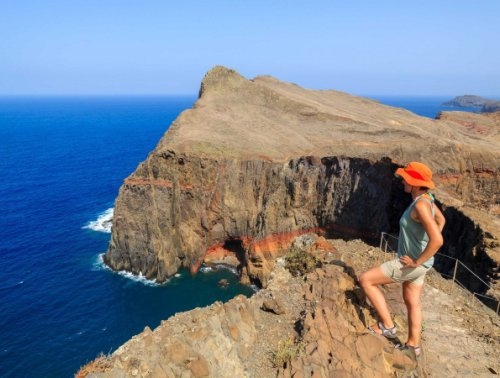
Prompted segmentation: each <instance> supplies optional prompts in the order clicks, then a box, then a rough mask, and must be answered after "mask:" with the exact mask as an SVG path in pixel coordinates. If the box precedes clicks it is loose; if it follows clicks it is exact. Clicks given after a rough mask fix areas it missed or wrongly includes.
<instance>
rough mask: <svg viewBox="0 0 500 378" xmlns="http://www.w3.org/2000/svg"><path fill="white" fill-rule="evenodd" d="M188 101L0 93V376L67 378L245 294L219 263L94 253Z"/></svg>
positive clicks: (418, 106)
mask: <svg viewBox="0 0 500 378" xmlns="http://www.w3.org/2000/svg"><path fill="white" fill-rule="evenodd" d="M372 98H374V97H372ZM374 99H377V100H378V101H380V102H382V103H384V104H387V105H392V106H398V107H403V108H406V109H408V110H411V111H413V112H415V113H417V114H419V115H422V116H426V117H430V118H434V117H435V116H436V115H437V113H438V112H439V111H440V110H453V109H451V108H448V109H446V108H444V107H442V106H441V104H442V103H443V102H444V101H446V100H449V98H427V97H425V98H424V97H422V98H410V97H407V98H404V97H394V98H390V97H378V98H374ZM195 100H196V98H195V96H192V97H179V96H177V97H166V96H165V97H147V96H145V97H0V211H1V217H0V314H1V317H0V376H1V377H71V376H73V375H74V373H75V372H77V371H78V369H79V368H80V367H81V366H83V365H84V364H85V363H87V362H89V361H91V360H93V359H94V358H95V357H97V356H98V355H99V354H100V353H104V354H108V353H111V352H113V351H114V350H115V349H116V348H117V347H118V346H120V345H121V344H122V343H124V342H125V341H127V340H128V339H129V338H131V337H132V336H133V335H135V334H137V333H139V332H141V331H142V330H143V329H144V327H146V326H149V327H150V328H152V329H153V328H155V327H156V326H158V325H159V324H160V322H161V320H163V319H167V318H168V317H170V316H171V315H173V314H175V313H177V312H180V311H186V310H190V309H193V308H195V307H200V306H205V305H208V304H211V303H213V302H215V301H216V300H220V301H227V300H229V299H230V298H232V297H234V296H235V295H236V294H244V295H247V296H250V295H251V294H252V293H253V289H252V288H250V287H246V286H243V285H241V284H239V283H238V281H237V277H236V275H235V274H234V272H231V271H229V270H225V269H219V270H217V271H212V270H204V271H203V272H201V273H199V274H197V275H196V276H192V275H190V274H189V273H188V272H186V271H181V272H179V274H178V275H176V276H175V277H173V278H172V279H171V280H170V281H169V282H167V283H165V284H162V285H158V284H156V283H154V282H150V281H147V280H144V279H143V278H141V277H132V276H130V275H127V274H120V273H115V272H112V271H110V270H108V269H107V268H106V267H105V266H104V265H103V264H102V261H101V256H102V254H103V253H104V252H105V251H106V249H107V246H108V242H109V238H110V233H109V223H108V222H107V221H109V219H111V217H112V215H113V206H114V200H115V198H116V196H117V194H118V189H119V187H120V185H121V184H122V182H123V180H124V179H125V178H126V177H127V176H128V175H129V174H131V173H132V172H133V171H134V170H135V168H136V166H137V165H138V163H139V162H141V161H143V160H144V159H146V157H147V155H148V153H149V152H150V151H151V150H152V149H153V148H154V147H155V145H156V143H157V142H158V141H159V139H160V137H161V136H162V135H163V134H164V132H165V131H166V130H167V129H168V127H169V125H170V123H171V122H172V121H173V120H174V119H175V118H176V117H177V116H178V115H179V113H180V112H182V111H183V110H185V109H187V108H190V107H191V106H192V104H193V103H194V101H195ZM461 110H463V109H461ZM469 110H472V111H476V110H477V109H469ZM222 278H225V279H227V280H228V281H229V283H230V284H229V286H228V287H226V288H223V287H220V286H219V285H218V282H219V280H220V279H222Z"/></svg>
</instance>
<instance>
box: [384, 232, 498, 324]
mask: <svg viewBox="0 0 500 378" xmlns="http://www.w3.org/2000/svg"><path fill="white" fill-rule="evenodd" d="M397 240H398V237H397V236H394V235H391V234H388V233H386V232H382V234H381V235H380V250H381V251H382V252H385V253H387V255H388V257H386V258H385V259H384V260H388V259H389V258H393V257H392V256H393V254H395V253H396V249H397V247H396V245H397ZM436 255H438V256H440V257H446V258H448V259H450V260H454V261H455V266H454V269H453V275H452V276H450V275H447V274H444V273H440V274H441V275H443V276H446V277H447V278H449V279H451V286H450V292H449V294H451V293H452V291H453V289H454V287H455V285H458V286H459V287H461V288H462V289H465V290H466V291H467V292H469V293H471V295H472V297H471V298H472V300H473V301H474V300H477V301H478V302H479V303H481V304H482V305H484V301H481V300H480V299H479V298H478V297H481V298H484V300H487V301H491V303H496V310H495V312H496V314H497V315H498V314H499V312H500V300H498V299H497V298H495V297H492V296H489V295H484V294H481V293H477V292H474V291H471V290H469V289H467V288H466V286H465V285H464V284H463V283H462V282H460V281H459V280H458V277H457V275H458V269H459V268H465V269H466V271H467V272H468V273H469V274H471V275H472V276H473V277H474V278H475V279H477V280H478V282H480V283H481V284H482V285H484V286H486V287H487V288H488V289H491V286H490V285H489V284H488V283H486V282H484V280H482V279H481V278H480V277H479V276H478V275H477V274H476V273H474V272H473V271H472V270H470V269H469V267H468V266H467V265H465V264H464V263H462V262H461V261H460V260H459V259H457V258H455V257H451V256H447V255H443V254H442V253H437V254H436Z"/></svg>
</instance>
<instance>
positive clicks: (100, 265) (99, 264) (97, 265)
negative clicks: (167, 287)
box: [94, 253, 177, 286]
mask: <svg viewBox="0 0 500 378" xmlns="http://www.w3.org/2000/svg"><path fill="white" fill-rule="evenodd" d="M103 256H104V253H101V254H99V255H98V256H97V259H96V261H95V262H94V270H109V271H110V272H113V273H116V274H119V275H120V276H122V277H125V278H127V279H129V280H131V281H135V282H140V283H142V284H143V285H147V286H161V285H164V284H166V283H168V282H169V281H170V280H166V281H165V282H162V283H158V282H157V281H156V280H149V279H147V278H146V277H145V276H143V275H142V273H139V274H138V275H136V274H133V273H130V272H127V271H125V270H120V271H118V272H116V271H114V270H113V269H111V268H110V267H109V266H107V265H106V264H104V260H103ZM176 276H177V275H176Z"/></svg>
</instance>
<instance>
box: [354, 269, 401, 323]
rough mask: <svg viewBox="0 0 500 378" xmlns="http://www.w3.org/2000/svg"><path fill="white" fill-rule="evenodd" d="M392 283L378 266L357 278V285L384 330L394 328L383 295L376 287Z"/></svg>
mask: <svg viewBox="0 0 500 378" xmlns="http://www.w3.org/2000/svg"><path fill="white" fill-rule="evenodd" d="M392 282H393V281H392V280H391V279H390V278H389V277H387V276H386V275H385V274H384V272H382V269H381V268H380V267H378V266H377V267H375V268H372V269H370V270H368V271H366V272H364V273H362V274H361V276H360V277H359V284H360V285H361V287H362V288H363V291H364V292H365V294H366V296H367V297H368V299H369V300H370V302H371V304H372V306H373V307H374V308H375V311H376V312H377V314H378V316H379V318H380V322H381V323H382V324H383V325H384V327H385V328H392V327H394V323H393V321H392V318H391V313H390V312H389V308H388V307H387V302H386V301H385V297H384V294H383V293H382V291H381V290H380V288H379V287H378V286H379V285H384V284H389V283H392ZM376 327H378V326H376ZM372 328H373V327H372Z"/></svg>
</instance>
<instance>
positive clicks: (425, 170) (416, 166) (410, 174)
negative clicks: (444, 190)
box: [395, 161, 436, 189]
mask: <svg viewBox="0 0 500 378" xmlns="http://www.w3.org/2000/svg"><path fill="white" fill-rule="evenodd" d="M395 174H396V176H401V177H402V178H403V179H404V180H405V181H406V182H407V183H408V184H410V185H411V186H423V187H426V188H429V189H434V188H435V187H436V185H434V182H432V171H431V170H430V168H429V167H428V166H426V165H425V164H423V163H419V162H416V161H412V162H410V163H408V165H407V166H406V167H405V168H398V169H396V173H395Z"/></svg>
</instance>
